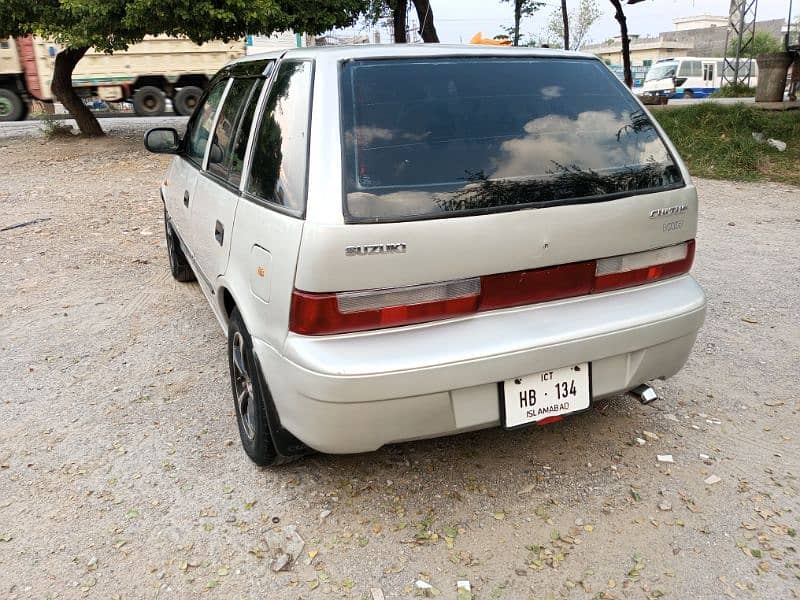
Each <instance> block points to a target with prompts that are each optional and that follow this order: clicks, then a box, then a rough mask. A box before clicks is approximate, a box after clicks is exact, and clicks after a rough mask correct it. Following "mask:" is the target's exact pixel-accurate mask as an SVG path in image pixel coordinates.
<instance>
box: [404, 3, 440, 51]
mask: <svg viewBox="0 0 800 600" xmlns="http://www.w3.org/2000/svg"><path fill="white" fill-rule="evenodd" d="M411 1H412V2H413V3H414V7H415V8H416V9H417V18H418V19H419V34H420V35H421V36H422V41H423V42H425V43H426V44H438V43H439V36H438V35H437V34H436V27H434V25H433V10H431V3H430V2H429V0H411Z"/></svg>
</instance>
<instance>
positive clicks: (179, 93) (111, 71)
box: [0, 36, 245, 121]
mask: <svg viewBox="0 0 800 600" xmlns="http://www.w3.org/2000/svg"><path fill="white" fill-rule="evenodd" d="M59 50H60V48H59V46H58V45H56V44H55V43H53V42H51V41H49V40H46V39H43V38H38V37H31V36H27V37H24V38H17V39H0V121H20V120H23V119H25V118H26V117H27V116H28V112H29V110H30V104H31V101H32V100H39V101H41V102H45V103H49V102H52V101H53V93H52V91H51V89H50V85H51V83H52V81H53V67H54V64H55V57H56V54H57V53H58V52H59ZM244 52H245V46H244V42H243V41H232V42H229V43H225V42H221V41H212V42H208V43H206V44H203V45H201V46H198V45H197V44H195V43H194V42H192V41H191V40H188V39H185V38H171V37H167V36H157V37H147V38H145V39H144V40H143V41H141V42H139V43H138V44H133V45H132V46H130V47H129V48H128V50H126V51H124V52H115V53H114V54H105V53H104V52H98V51H96V50H93V49H92V50H89V51H88V52H87V53H86V55H85V56H84V57H83V58H82V59H81V60H80V62H79V63H78V65H77V66H76V67H75V71H74V72H73V74H72V85H73V86H74V87H75V89H76V90H77V92H78V95H80V96H83V97H85V98H89V97H99V99H100V100H102V101H104V102H121V101H125V100H129V101H131V102H132V103H133V109H134V111H135V112H136V114H137V115H141V116H158V115H160V114H162V113H163V112H164V111H165V110H166V107H167V99H169V100H171V102H172V106H173V107H174V110H175V112H176V113H178V114H179V115H190V114H192V111H193V110H194V107H195V106H196V105H197V101H198V100H199V99H200V96H201V95H202V93H203V90H205V88H206V86H207V85H208V82H209V81H210V79H211V77H212V76H213V75H214V73H216V72H217V71H218V70H219V69H220V67H222V66H223V65H224V64H225V63H227V62H228V61H230V60H231V59H233V58H237V57H239V56H242V55H243V54H244Z"/></svg>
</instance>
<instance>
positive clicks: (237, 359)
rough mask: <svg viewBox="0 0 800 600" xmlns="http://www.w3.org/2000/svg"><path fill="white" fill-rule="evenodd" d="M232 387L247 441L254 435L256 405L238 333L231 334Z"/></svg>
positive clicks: (242, 339) (242, 342) (243, 347)
mask: <svg viewBox="0 0 800 600" xmlns="http://www.w3.org/2000/svg"><path fill="white" fill-rule="evenodd" d="M232 346H233V348H232V351H233V357H232V359H233V361H232V362H233V387H234V393H235V394H236V410H237V411H238V412H239V418H240V420H241V423H242V429H243V431H244V433H245V435H246V436H247V437H248V438H249V439H251V440H252V439H253V438H254V437H255V435H256V405H255V398H254V395H253V380H252V378H251V377H250V372H249V371H248V369H247V360H246V359H245V343H244V338H243V337H242V334H241V333H240V332H238V331H237V332H236V333H234V334H233V344H232Z"/></svg>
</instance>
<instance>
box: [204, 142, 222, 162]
mask: <svg viewBox="0 0 800 600" xmlns="http://www.w3.org/2000/svg"><path fill="white" fill-rule="evenodd" d="M224 159H225V153H224V152H223V151H222V146H220V145H219V144H218V143H217V142H216V141H213V142H211V151H210V152H209V153H208V164H210V165H212V164H215V163H221V162H222V161H223V160H224Z"/></svg>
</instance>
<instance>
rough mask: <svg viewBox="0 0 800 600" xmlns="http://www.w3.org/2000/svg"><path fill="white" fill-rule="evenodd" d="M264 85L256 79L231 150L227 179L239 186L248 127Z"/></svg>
mask: <svg viewBox="0 0 800 600" xmlns="http://www.w3.org/2000/svg"><path fill="white" fill-rule="evenodd" d="M263 87H264V80H263V79H258V80H257V81H256V84H255V85H254V86H253V90H252V91H251V92H250V99H249V100H248V101H247V106H246V107H245V109H244V113H243V114H242V120H241V122H240V123H239V128H238V130H237V132H236V140H235V141H234V145H233V149H232V150H231V166H230V173H229V174H228V180H229V181H230V182H231V183H232V184H233V185H235V186H236V187H239V184H240V183H241V181H242V168H243V167H244V154H245V151H246V150H247V142H248V140H249V139H250V129H251V128H252V126H253V116H254V115H255V113H256V106H257V105H258V99H259V97H260V96H261V88H263Z"/></svg>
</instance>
